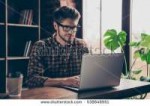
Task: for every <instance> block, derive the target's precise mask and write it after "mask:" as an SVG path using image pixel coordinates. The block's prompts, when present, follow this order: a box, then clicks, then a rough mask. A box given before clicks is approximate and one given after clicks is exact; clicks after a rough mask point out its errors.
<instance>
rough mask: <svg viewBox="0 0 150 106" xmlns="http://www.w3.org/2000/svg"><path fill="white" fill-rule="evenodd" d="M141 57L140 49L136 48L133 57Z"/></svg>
mask: <svg viewBox="0 0 150 106" xmlns="http://www.w3.org/2000/svg"><path fill="white" fill-rule="evenodd" d="M139 57H140V50H136V51H135V52H134V56H133V58H135V59H136V58H139Z"/></svg>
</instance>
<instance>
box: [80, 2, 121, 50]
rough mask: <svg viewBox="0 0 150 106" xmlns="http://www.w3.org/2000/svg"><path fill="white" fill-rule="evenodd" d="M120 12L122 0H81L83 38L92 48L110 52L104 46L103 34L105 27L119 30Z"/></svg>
mask: <svg viewBox="0 0 150 106" xmlns="http://www.w3.org/2000/svg"><path fill="white" fill-rule="evenodd" d="M112 4H115V5H112ZM121 12H122V0H92V1H91V0H83V38H84V39H85V40H86V41H87V42H88V44H89V45H91V46H92V48H94V50H98V49H95V48H99V49H100V50H101V52H105V53H106V52H110V51H109V50H106V49H105V47H104V44H103V35H104V33H105V31H106V30H107V29H116V30H117V31H120V30H121ZM112 13H113V14H112ZM104 50H105V51H104ZM117 51H118V52H119V50H117ZM99 52H100V51H94V53H99Z"/></svg>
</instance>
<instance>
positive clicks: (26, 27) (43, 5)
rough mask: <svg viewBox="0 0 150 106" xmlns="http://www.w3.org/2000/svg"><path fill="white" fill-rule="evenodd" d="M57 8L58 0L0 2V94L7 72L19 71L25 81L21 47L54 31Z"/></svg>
mask: <svg viewBox="0 0 150 106" xmlns="http://www.w3.org/2000/svg"><path fill="white" fill-rule="evenodd" d="M66 1H67V0H66ZM75 1H78V2H79V1H80V2H82V0H75ZM58 7H60V0H0V94H1V93H6V75H7V73H9V72H16V71H20V72H21V73H23V75H24V81H25V80H26V75H27V65H28V60H29V57H28V56H24V51H25V46H26V44H27V42H28V41H31V42H32V43H31V44H33V43H34V42H36V41H38V40H40V39H43V38H47V37H49V36H50V35H51V34H52V33H53V32H54V29H53V24H52V13H53V11H54V10H55V9H56V8H58ZM31 11H32V12H31ZM80 12H81V13H82V11H80ZM30 17H32V18H30ZM26 18H27V19H26ZM81 23H82V22H81ZM81 34H82V33H81V31H80V33H79V35H81ZM24 86H25V85H24Z"/></svg>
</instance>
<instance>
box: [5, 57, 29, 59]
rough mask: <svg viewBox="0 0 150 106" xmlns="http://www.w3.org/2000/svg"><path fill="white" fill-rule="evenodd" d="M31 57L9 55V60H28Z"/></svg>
mask: <svg viewBox="0 0 150 106" xmlns="http://www.w3.org/2000/svg"><path fill="white" fill-rule="evenodd" d="M28 59H29V57H7V60H28Z"/></svg>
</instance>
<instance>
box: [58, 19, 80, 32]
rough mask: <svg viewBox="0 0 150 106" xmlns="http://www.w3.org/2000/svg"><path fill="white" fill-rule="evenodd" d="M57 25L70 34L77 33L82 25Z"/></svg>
mask: <svg viewBox="0 0 150 106" xmlns="http://www.w3.org/2000/svg"><path fill="white" fill-rule="evenodd" d="M56 23H57V24H58V25H59V26H61V27H62V28H63V30H64V31H65V32H70V31H71V32H72V33H75V32H77V31H78V30H79V28H81V26H80V25H77V26H68V25H63V24H61V23H59V22H56Z"/></svg>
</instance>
